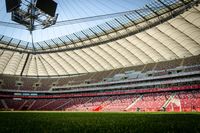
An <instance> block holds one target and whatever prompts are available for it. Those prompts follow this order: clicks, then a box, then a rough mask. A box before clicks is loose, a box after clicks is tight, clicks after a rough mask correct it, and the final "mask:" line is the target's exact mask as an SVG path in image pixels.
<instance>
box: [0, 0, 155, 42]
mask: <svg viewBox="0 0 200 133" xmlns="http://www.w3.org/2000/svg"><path fill="white" fill-rule="evenodd" d="M151 1H153V0H56V2H57V3H58V7H57V11H56V13H58V14H59V16H58V20H57V21H64V20H71V19H77V18H84V17H90V16H98V15H104V14H111V13H117V12H123V11H130V10H135V9H139V8H141V7H143V6H144V5H145V4H148V3H150V2H151ZM109 20H111V19H105V20H96V21H91V22H85V23H79V24H73V25H65V26H60V27H49V28H46V29H42V30H36V31H33V39H34V42H41V41H45V40H49V39H52V38H56V37H61V36H65V35H69V34H72V33H76V32H78V31H81V30H84V29H87V28H90V27H94V26H96V25H98V24H102V23H104V22H106V21H109ZM0 21H2V22H9V23H15V22H13V21H11V14H10V13H6V7H5V0H0ZM0 35H5V36H8V37H12V38H16V39H19V40H23V41H27V42H31V36H30V32H29V31H27V30H24V29H17V28H11V27H7V26H2V25H1V24H0Z"/></svg>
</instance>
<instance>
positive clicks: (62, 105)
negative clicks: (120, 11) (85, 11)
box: [0, 0, 200, 112]
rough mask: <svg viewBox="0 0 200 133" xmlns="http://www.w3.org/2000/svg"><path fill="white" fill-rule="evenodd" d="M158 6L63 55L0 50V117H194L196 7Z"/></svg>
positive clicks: (199, 100)
mask: <svg viewBox="0 0 200 133" xmlns="http://www.w3.org/2000/svg"><path fill="white" fill-rule="evenodd" d="M165 2H166V4H163V3H162V1H160V0H158V1H155V3H154V4H155V5H157V6H160V5H162V6H160V7H159V8H158V11H157V10H155V11H153V12H152V9H151V8H152V5H154V4H152V5H151V4H150V5H149V7H148V6H145V8H147V7H148V11H149V12H146V13H144V16H143V15H141V14H140V12H139V13H137V12H135V13H137V15H138V14H139V16H138V17H136V18H135V19H134V20H132V19H133V18H134V17H133V16H132V17H133V18H132V17H130V16H129V17H130V18H129V17H126V15H123V16H122V17H126V20H127V21H128V22H123V23H122V24H120V21H121V20H118V19H116V21H117V23H119V25H121V26H119V27H118V26H115V27H112V26H110V25H107V26H104V27H110V28H109V30H105V31H104V30H102V27H101V26H97V28H98V29H99V30H101V32H100V33H96V32H94V31H93V30H92V29H93V28H92V29H89V31H90V32H92V34H94V35H92V36H91V38H90V37H86V38H87V39H86V38H77V37H76V39H75V40H73V38H72V39H69V41H71V42H72V43H70V44H69V47H68V43H67V42H65V41H61V42H62V44H57V43H56V45H55V46H54V48H55V49H52V48H47V49H45V48H44V49H43V48H42V49H37V48H36V49H35V51H34V52H35V53H34V54H33V53H31V52H30V51H31V50H29V49H28V51H27V49H24V51H23V50H22V51H21V49H23V48H18V47H16V49H15V50H13V47H15V45H14V46H12V45H10V44H9V43H10V42H11V41H12V39H11V40H10V41H9V42H8V43H6V44H5V47H1V48H2V49H0V52H1V54H0V110H39V111H52V110H55V111H84V112H85V111H94V112H98V111H102V112H104V111H105V112H112V111H120V112H121V111H124V112H158V111H163V112H165V111H168V112H170V111H175V112H180V111H184V112H192V111H195V112H196V111H197V112H200V41H199V35H200V25H199V20H200V19H199V18H200V6H199V1H197V0H195V1H192V0H183V1H182V0H181V1H173V0H165ZM150 7H151V8H150ZM153 8H154V6H153ZM169 9H170V10H169ZM152 17H153V18H152ZM144 18H145V19H144ZM129 19H130V20H129ZM118 21H119V22H118ZM106 24H109V23H106ZM115 24H116V22H115ZM117 25H118V24H117ZM126 26H127V27H126ZM115 28H116V29H115ZM142 28H143V29H142ZM83 33H84V32H82V34H83ZM133 33H134V34H133ZM73 35H75V36H76V34H75V33H74V34H73ZM78 36H79V35H78ZM93 37H94V38H93ZM116 37H117V38H116ZM3 38H4V36H2V37H0V43H2V45H4V43H5V42H4V43H3V42H1V40H2V39H3ZM67 38H70V37H68V36H67ZM59 39H60V38H59ZM59 39H58V38H57V40H59ZM8 40H9V39H8ZM51 41H53V43H55V42H57V41H55V40H54V39H52V40H51ZM54 41H55V42H54ZM93 41H94V42H96V43H97V44H96V43H95V45H94V46H92V47H89V45H90V43H91V44H93V43H92V42H93ZM20 42H21V41H19V43H20ZM43 43H44V42H43ZM45 43H48V42H45ZM38 44H40V43H38ZM63 44H66V46H67V49H66V51H65V47H66V46H65V45H63ZM19 45H20V44H19ZM87 45H88V46H87ZM0 46H1V45H0ZM57 46H58V47H57ZM59 46H60V47H59ZM10 47H12V49H11V48H10ZM68 48H69V49H68ZM7 49H8V51H7ZM59 50H60V51H59ZM16 51H17V52H16ZM52 51H54V52H52ZM15 52H16V53H15ZM18 52H19V53H18Z"/></svg>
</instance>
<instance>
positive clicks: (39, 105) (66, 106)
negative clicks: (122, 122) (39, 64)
mask: <svg viewBox="0 0 200 133" xmlns="http://www.w3.org/2000/svg"><path fill="white" fill-rule="evenodd" d="M0 109H1V110H60V111H61V110H63V111H106V112H107V111H133V112H135V111H141V112H154V111H185V112H188V111H199V112H200V90H195V91H180V92H162V93H148V94H131V95H130V94H129V95H115V96H102V97H81V98H65V99H26V100H19V99H16V100H14V99H1V100H0Z"/></svg>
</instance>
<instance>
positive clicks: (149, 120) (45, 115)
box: [0, 112, 200, 133]
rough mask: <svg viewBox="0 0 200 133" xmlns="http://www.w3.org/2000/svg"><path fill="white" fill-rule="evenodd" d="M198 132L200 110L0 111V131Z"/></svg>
mask: <svg viewBox="0 0 200 133" xmlns="http://www.w3.org/2000/svg"><path fill="white" fill-rule="evenodd" d="M6 132H8V133H16V132H17V133H64V132H65V133H76V132H80V133H134V132H137V133H143V132H146V133H150V132H154V133H164V132H166V133H167V132H168V133H173V132H180V133H189V132H192V133H200V113H81V112H75V113H73V112H1V113H0V133H6Z"/></svg>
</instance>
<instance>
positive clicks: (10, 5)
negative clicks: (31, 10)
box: [5, 0, 21, 12]
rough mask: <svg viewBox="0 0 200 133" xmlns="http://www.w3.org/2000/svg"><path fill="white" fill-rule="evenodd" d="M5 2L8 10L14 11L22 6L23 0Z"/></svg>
mask: <svg viewBox="0 0 200 133" xmlns="http://www.w3.org/2000/svg"><path fill="white" fill-rule="evenodd" d="M5 3H6V11H7V12H12V11H13V10H15V9H16V8H18V7H20V5H21V0H6V1H5Z"/></svg>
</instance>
